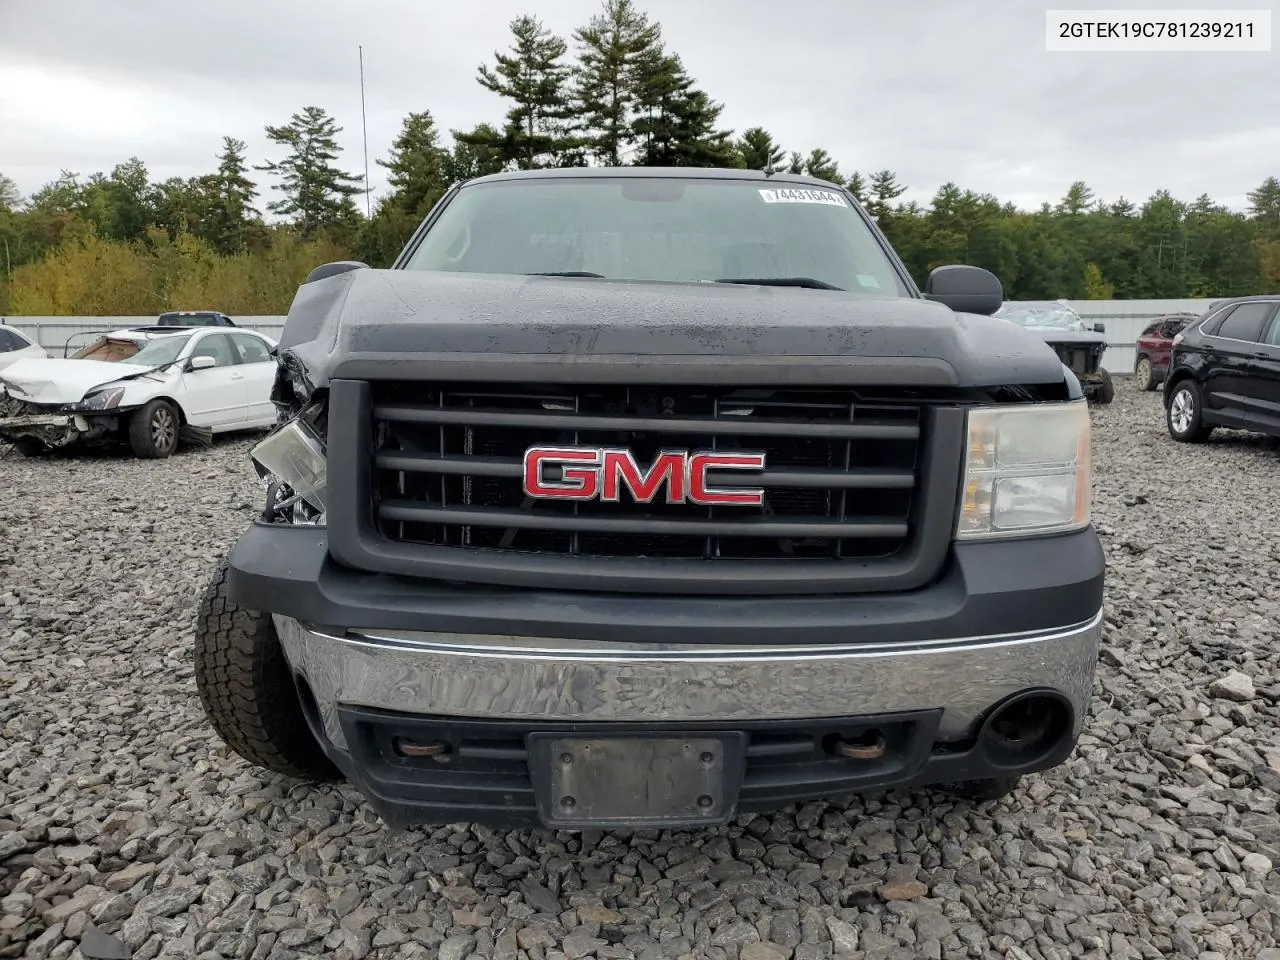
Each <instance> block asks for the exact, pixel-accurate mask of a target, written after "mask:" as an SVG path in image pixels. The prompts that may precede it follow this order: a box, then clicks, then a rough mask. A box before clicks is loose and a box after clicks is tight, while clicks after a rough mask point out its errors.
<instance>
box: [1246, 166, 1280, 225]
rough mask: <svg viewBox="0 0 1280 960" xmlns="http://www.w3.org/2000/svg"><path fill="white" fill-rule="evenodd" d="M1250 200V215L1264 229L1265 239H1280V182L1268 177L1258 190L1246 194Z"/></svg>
mask: <svg viewBox="0 0 1280 960" xmlns="http://www.w3.org/2000/svg"><path fill="white" fill-rule="evenodd" d="M1245 196H1247V197H1248V198H1249V213H1250V214H1252V215H1253V217H1254V219H1256V220H1257V221H1258V223H1259V224H1260V225H1261V227H1262V231H1263V234H1264V236H1265V237H1268V238H1271V239H1280V180H1277V179H1276V178H1275V177H1267V179H1265V180H1263V181H1262V184H1261V186H1259V187H1258V189H1257V190H1250V191H1249V192H1248V193H1247V194H1245Z"/></svg>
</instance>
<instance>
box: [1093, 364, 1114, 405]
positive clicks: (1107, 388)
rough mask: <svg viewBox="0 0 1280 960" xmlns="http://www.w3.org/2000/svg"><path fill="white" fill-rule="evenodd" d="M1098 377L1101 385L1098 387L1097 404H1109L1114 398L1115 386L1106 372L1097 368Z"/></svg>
mask: <svg viewBox="0 0 1280 960" xmlns="http://www.w3.org/2000/svg"><path fill="white" fill-rule="evenodd" d="M1098 376H1100V377H1101V378H1102V383H1101V384H1100V385H1099V387H1098V397H1097V399H1098V402H1099V403H1110V402H1111V401H1112V400H1114V399H1115V398H1116V385H1115V383H1114V382H1112V380H1111V374H1110V373H1108V372H1107V371H1106V370H1103V369H1101V368H1099V370H1098Z"/></svg>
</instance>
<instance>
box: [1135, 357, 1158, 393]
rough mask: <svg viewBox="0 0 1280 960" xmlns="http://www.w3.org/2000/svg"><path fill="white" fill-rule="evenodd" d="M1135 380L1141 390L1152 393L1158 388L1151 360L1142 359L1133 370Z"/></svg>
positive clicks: (1147, 358)
mask: <svg viewBox="0 0 1280 960" xmlns="http://www.w3.org/2000/svg"><path fill="white" fill-rule="evenodd" d="M1133 379H1134V382H1135V383H1136V384H1137V385H1138V389H1139V390H1144V391H1148V392H1149V391H1151V390H1154V389H1155V388H1156V376H1155V373H1154V372H1153V371H1152V369H1151V359H1150V358H1149V357H1142V358H1141V359H1140V360H1138V364H1137V366H1135V367H1134V368H1133Z"/></svg>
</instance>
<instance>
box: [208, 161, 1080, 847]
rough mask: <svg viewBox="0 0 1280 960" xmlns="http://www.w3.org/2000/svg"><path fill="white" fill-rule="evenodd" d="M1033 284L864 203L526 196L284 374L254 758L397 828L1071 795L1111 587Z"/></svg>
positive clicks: (306, 297) (660, 172)
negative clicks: (1040, 777) (929, 790)
mask: <svg viewBox="0 0 1280 960" xmlns="http://www.w3.org/2000/svg"><path fill="white" fill-rule="evenodd" d="M1001 302H1002V290H1001V288H1000V283H999V281H998V280H997V279H996V278H995V277H994V276H993V275H992V274H990V273H988V272H986V271H984V270H980V269H977V268H974V267H966V266H953V267H941V268H939V269H937V270H935V271H934V272H933V273H932V275H931V276H930V278H929V282H928V283H927V285H926V290H925V292H924V293H923V294H921V292H920V291H919V290H918V289H917V288H916V286H915V285H914V284H913V282H912V280H911V278H910V275H909V274H908V272H907V271H906V269H905V268H904V266H903V264H902V263H901V261H900V260H899V259H898V258H897V256H896V255H895V254H894V252H893V250H892V249H891V248H890V246H889V244H888V242H887V241H886V239H885V238H884V236H883V235H882V234H881V233H880V232H879V230H878V229H877V228H876V225H875V223H874V222H873V221H872V220H871V219H870V218H869V217H868V216H867V214H866V213H865V212H864V211H863V210H862V208H861V207H860V206H859V205H858V204H857V202H856V201H855V200H854V198H853V197H852V195H851V194H849V193H848V192H847V191H845V190H843V189H841V188H839V187H836V186H833V185H832V184H829V183H825V182H823V181H819V180H814V179H810V178H807V177H800V176H790V175H785V174H770V173H767V172H755V171H742V170H737V171H734V170H693V169H652V168H629V169H612V168H601V169H582V170H542V171H530V172H520V173H506V174H498V175H495V176H491V177H486V178H483V179H478V180H474V181H470V182H467V183H464V184H461V185H458V186H456V187H455V188H453V189H452V190H451V191H450V192H449V193H448V194H447V195H446V196H445V197H444V198H443V199H442V200H441V201H440V202H439V204H438V205H437V206H436V207H435V208H434V209H433V210H432V211H431V213H430V215H429V216H428V217H427V218H426V220H425V221H424V222H423V224H422V225H421V227H420V228H419V230H418V231H417V233H416V234H415V235H414V236H413V238H412V239H411V240H410V242H409V243H408V244H407V246H406V248H405V249H404V251H403V252H402V253H401V255H400V257H399V259H398V260H397V261H396V263H395V264H394V265H393V266H392V268H391V269H388V270H373V269H369V268H367V267H365V266H364V265H363V264H356V263H339V264H326V265H324V266H322V267H319V268H317V269H316V270H315V271H313V273H312V276H311V277H310V278H309V279H308V281H307V282H306V283H304V284H303V285H302V286H301V287H300V289H299V291H298V293H297V296H296V298H295V300H294V302H293V305H292V307H291V309H290V312H289V316H288V320H287V322H286V324H285V328H284V331H283V334H282V337H281V340H280V346H279V370H278V376H277V381H276V385H275V388H274V393H273V399H274V401H275V403H276V404H277V406H278V409H279V412H280V416H279V423H278V426H277V427H276V429H275V430H274V431H273V432H272V433H271V434H270V435H269V436H268V437H267V438H265V439H264V440H263V441H262V442H260V443H259V444H258V445H257V446H256V447H255V448H254V449H253V451H252V453H251V460H252V462H253V464H254V465H255V467H256V469H257V471H258V473H259V475H260V476H261V478H262V481H263V484H264V487H265V488H266V498H265V501H266V502H265V507H264V510H263V513H262V515H261V517H260V518H259V519H257V520H256V521H255V522H254V523H253V524H252V526H251V527H250V528H249V529H248V530H246V531H245V532H244V534H243V536H242V537H241V538H240V540H239V541H238V542H237V543H236V545H235V547H234V548H233V550H232V552H231V554H230V556H229V557H228V558H227V560H226V561H225V562H224V563H222V564H221V565H220V566H219V568H218V569H217V570H216V571H215V572H214V574H213V577H212V580H211V583H210V584H209V587H208V590H207V593H206V595H205V598H204V601H203V603H202V606H201V608H200V612H199V617H198V625H197V632H196V643H195V665H196V680H197V686H198V689H199V692H200V696H201V698H202V701H203V704H204V707H205V710H206V712H207V714H208V717H209V719H210V721H211V722H212V724H213V726H214V727H215V728H216V729H217V731H218V733H219V734H220V735H221V736H222V737H223V739H224V740H225V741H226V742H227V743H228V744H229V745H230V746H231V747H232V748H233V749H234V750H235V751H236V752H237V753H239V754H240V755H241V756H242V757H244V758H246V759H248V760H249V761H251V762H253V763H255V764H258V765H260V766H262V767H265V768H267V769H270V770H273V771H277V772H280V773H284V774H289V775H293V776H298V777H304V778H325V777H339V776H345V777H347V778H349V779H350V780H351V781H352V782H353V783H355V784H356V785H357V786H358V787H359V788H360V789H361V791H362V792H363V793H364V794H365V795H366V796H367V798H368V800H369V802H370V803H371V804H372V806H373V807H374V808H375V809H376V810H377V811H378V812H379V813H380V814H381V816H382V817H383V818H384V820H385V821H386V822H387V823H388V824H390V825H392V826H393V827H399V826H405V825H409V824H414V823H420V822H436V823H440V822H446V823H447V822H459V821H468V822H482V823H488V824H491V825H494V826H511V825H520V824H542V825H545V826H549V827H555V828H563V829H581V828H588V827H641V826H648V827H656V826H697V825H703V824H715V823H722V822H724V821H726V820H727V819H728V818H730V817H732V816H734V815H735V814H736V813H738V812H741V811H748V810H760V809H770V808H777V807H780V806H782V805H785V804H787V803H790V802H792V801H796V800H801V799H804V798H824V797H830V798H834V797H839V796H841V795H849V794H853V793H860V792H865V791H869V790H873V789H880V788H886V787H893V786H907V785H923V784H953V785H955V786H956V788H957V789H958V790H959V791H961V792H963V793H966V794H970V795H976V796H979V797H994V796H999V795H1001V794H1003V793H1005V792H1007V791H1009V790H1010V789H1012V788H1013V786H1014V784H1015V783H1016V781H1017V780H1018V778H1019V777H1020V776H1022V775H1024V774H1027V773H1030V772H1033V771H1041V770H1045V769H1047V768H1050V767H1053V766H1055V765H1057V764H1060V763H1062V762H1063V761H1064V760H1065V759H1066V758H1067V757H1068V756H1069V755H1070V753H1071V752H1072V750H1073V749H1074V747H1075V744H1076V741H1077V738H1078V736H1079V733H1080V730H1081V726H1082V723H1083V721H1084V717H1085V714H1086V711H1087V709H1088V706H1089V702H1090V697H1091V691H1092V684H1093V678H1094V670H1095V666H1096V661H1097V654H1098V644H1099V636H1100V630H1101V619H1102V615H1101V607H1102V588H1103V575H1104V563H1103V554H1102V550H1101V548H1100V545H1099V541H1098V539H1097V536H1096V534H1095V532H1094V530H1093V528H1092V525H1091V521H1090V434H1089V415H1088V412H1087V406H1086V403H1085V401H1084V398H1083V396H1082V393H1081V389H1080V384H1079V382H1078V381H1077V380H1076V378H1075V377H1074V376H1073V375H1072V373H1071V372H1070V371H1069V370H1067V369H1065V368H1064V367H1063V365H1062V363H1061V362H1060V361H1059V359H1058V358H1057V357H1056V356H1055V355H1054V353H1053V351H1052V350H1051V349H1050V348H1049V347H1047V346H1046V345H1045V344H1044V342H1043V341H1042V340H1041V338H1040V337H1039V336H1037V335H1036V334H1034V333H1032V332H1029V331H1024V330H1022V329H1019V328H1018V327H1016V326H1015V325H1013V324H1009V323H1007V322H1005V321H1002V320H999V319H995V318H993V317H992V316H991V314H993V313H994V312H995V310H997V309H998V308H999V306H1000V304H1001Z"/></svg>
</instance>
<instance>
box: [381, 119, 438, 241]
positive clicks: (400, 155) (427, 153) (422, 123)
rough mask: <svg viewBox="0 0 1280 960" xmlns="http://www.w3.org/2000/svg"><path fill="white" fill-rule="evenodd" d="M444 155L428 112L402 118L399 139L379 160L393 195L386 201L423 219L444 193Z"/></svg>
mask: <svg viewBox="0 0 1280 960" xmlns="http://www.w3.org/2000/svg"><path fill="white" fill-rule="evenodd" d="M446 159H447V155H446V153H445V151H444V150H443V149H441V147H440V133H439V131H437V130H436V122H435V120H434V119H433V118H432V116H431V112H430V111H429V110H423V111H422V112H421V113H411V114H409V116H407V117H405V120H404V126H403V127H402V128H401V130H400V134H399V136H397V137H396V138H395V140H393V141H392V142H391V156H389V157H388V158H387V159H386V160H378V161H377V163H378V165H379V166H382V167H386V168H387V181H388V182H389V183H390V184H391V188H392V193H391V195H390V196H389V197H388V198H387V200H388V201H389V202H390V203H391V204H393V205H394V206H395V207H396V208H397V209H398V210H401V211H403V212H404V213H407V214H410V215H411V216H414V217H416V218H418V219H419V220H421V219H422V217H424V216H425V215H426V213H427V211H428V210H430V209H431V207H432V205H433V204H434V203H435V202H436V201H437V200H439V199H440V197H441V196H442V195H443V194H444V191H445V187H446V186H447V183H448V181H447V180H446V175H445V161H446Z"/></svg>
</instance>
